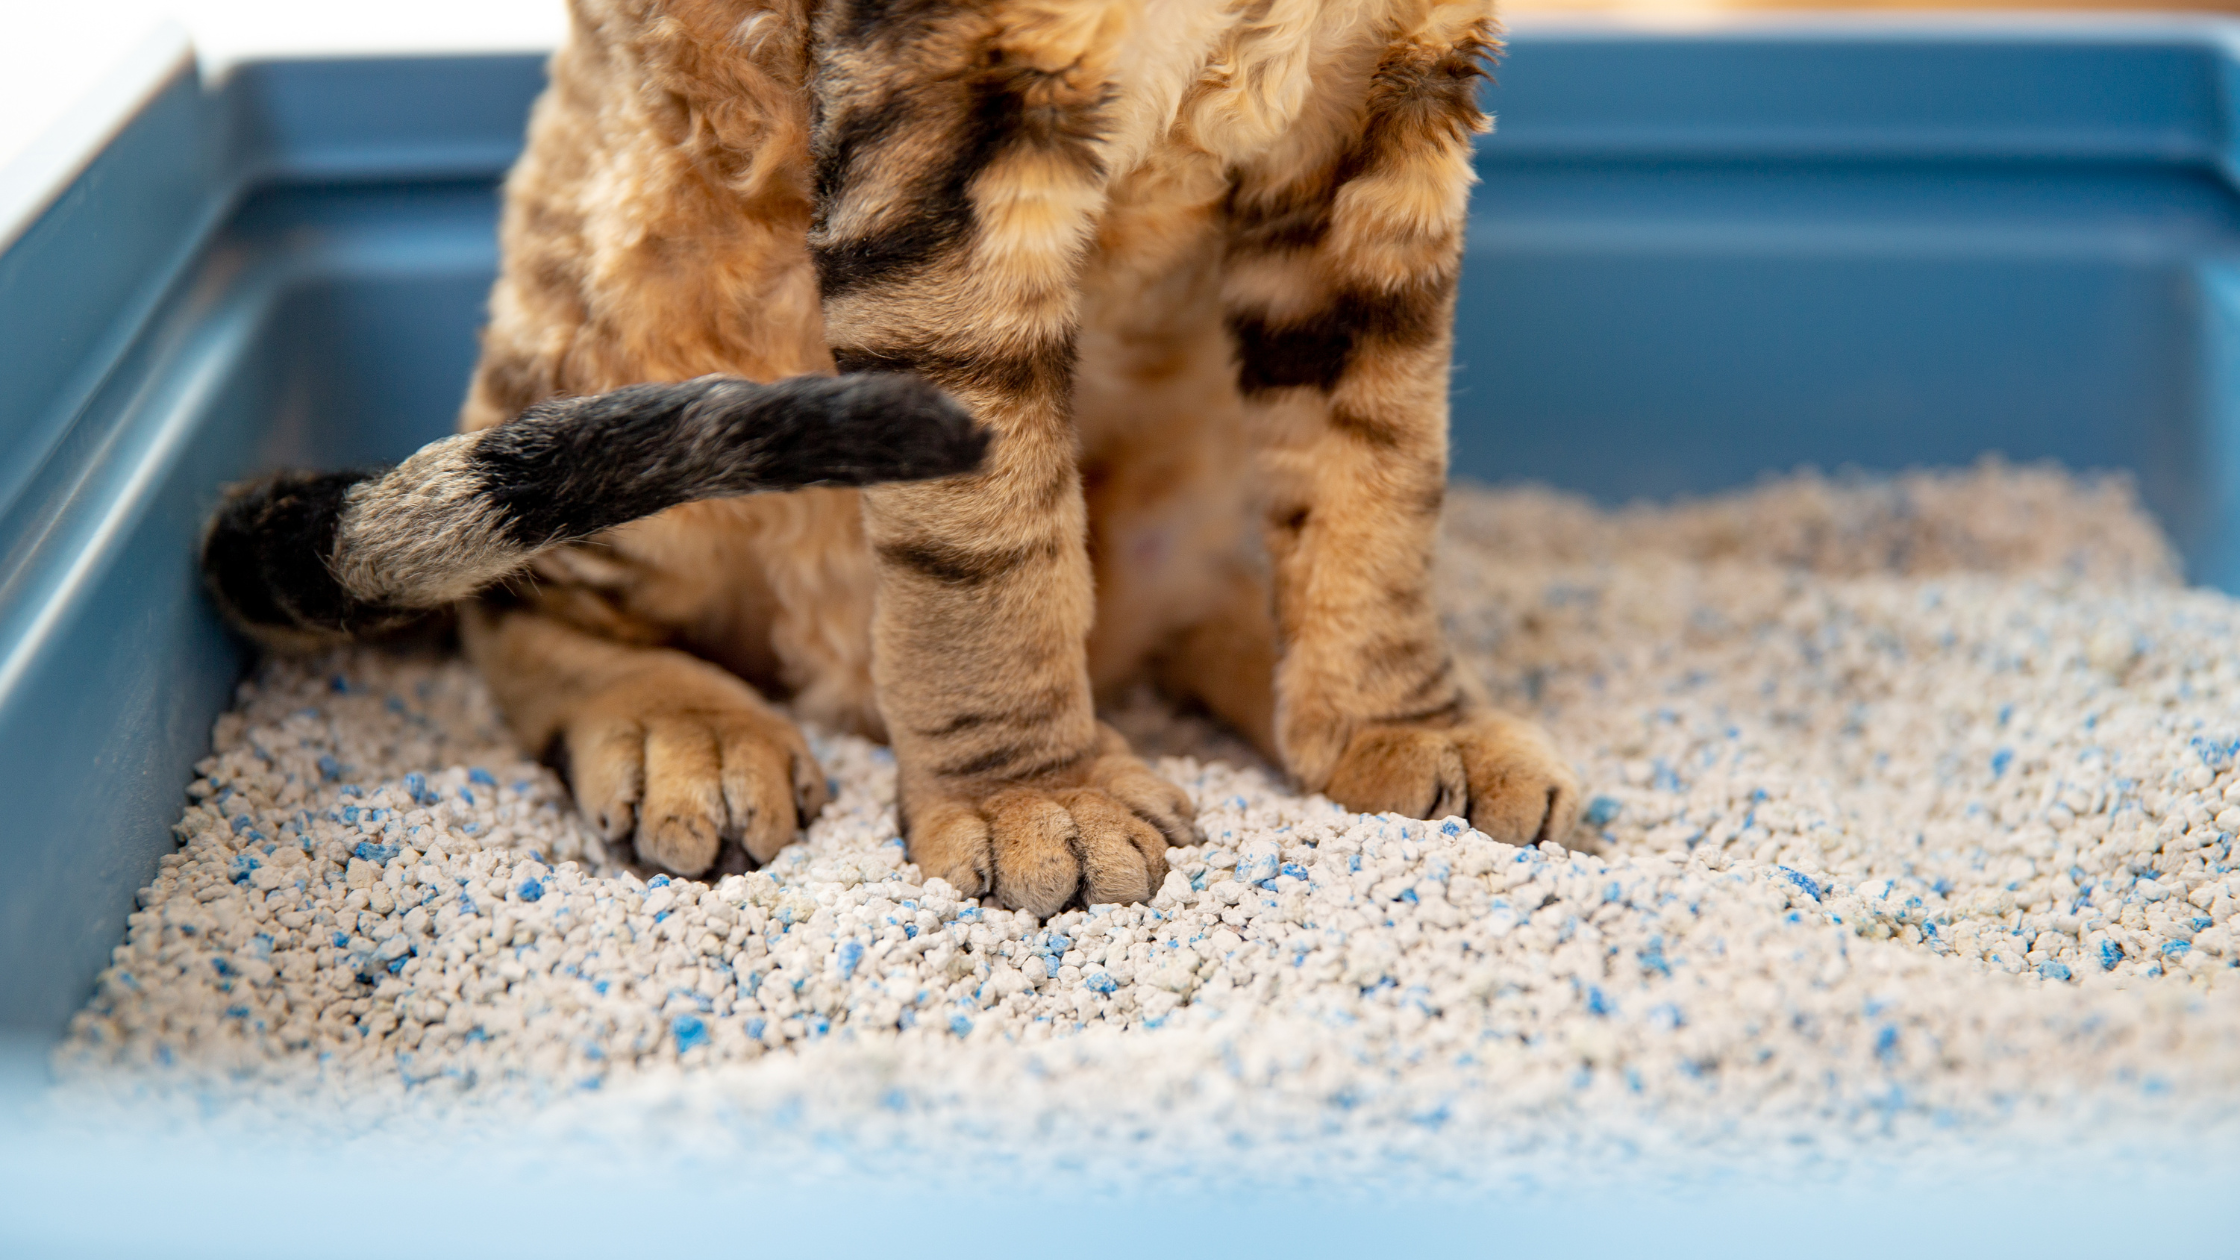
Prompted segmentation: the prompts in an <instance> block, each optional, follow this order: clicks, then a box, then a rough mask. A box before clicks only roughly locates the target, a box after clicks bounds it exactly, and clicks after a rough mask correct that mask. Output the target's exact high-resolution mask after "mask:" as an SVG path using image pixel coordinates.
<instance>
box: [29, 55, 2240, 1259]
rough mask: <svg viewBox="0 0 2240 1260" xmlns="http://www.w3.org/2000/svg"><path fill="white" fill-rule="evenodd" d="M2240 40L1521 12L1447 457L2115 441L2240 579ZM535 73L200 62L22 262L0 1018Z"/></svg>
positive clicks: (57, 961) (114, 852) (465, 338)
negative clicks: (245, 572)
mask: <svg viewBox="0 0 2240 1260" xmlns="http://www.w3.org/2000/svg"><path fill="white" fill-rule="evenodd" d="M2236 35H2240V26H2233V25H2227V24H2223V23H2219V22H2214V21H2156V22H2151V23H2111V22H2097V21H2096V22H2080V23H2074V24H2045V23H2018V22H2001V23H1980V24H1962V25H1941V26H1927V25H1914V24H1895V25H1894V24H1865V23H1845V24H1829V23H1810V24H1776V25H1764V24H1753V25H1747V26H1742V27H1736V28H1729V29H1721V30H1713V31H1707V32H1701V33H1694V34H1649V33H1642V32H1639V31H1626V30H1619V29H1614V28H1607V29H1599V30H1597V29H1569V28H1546V29H1538V30H1535V29H1530V28H1528V29H1527V30H1526V31H1525V32H1524V33H1522V34H1519V35H1517V36H1516V37H1515V38H1514V40H1513V42H1512V46H1511V51H1510V54H1509V56H1508V57H1507V59H1506V60H1505V61H1504V63H1503V64H1502V66H1501V69H1500V72H1499V83H1498V86H1497V87H1495V88H1494V89H1492V90H1491V92H1490V103H1491V105H1492V107H1493V108H1494V109H1495V110H1496V111H1497V113H1498V115H1499V120H1500V121H1499V130H1498V132H1497V133H1496V134H1494V135H1492V136H1490V137H1488V138H1487V139H1486V140H1485V141H1484V142H1483V144H1482V146H1481V148H1480V151H1479V159H1478V166H1479V173H1480V175H1481V176H1482V180H1483V182H1482V183H1481V184H1480V186H1479V188H1478V190H1477V193H1476V199H1475V202H1474V205H1473V221H1472V225H1471V235H1470V254H1469V261H1468V265H1467V269H1466V271H1465V277H1464V288H1463V293H1462V297H1461V303H1460V310H1459V314H1458V317H1457V330H1456V332H1457V335H1456V352H1455V357H1456V364H1457V372H1456V376H1455V411H1454V436H1455V470H1456V472H1457V473H1458V474H1461V475H1466V476H1470V477H1475V478H1480V479H1486V480H1494V481H1507V480H1517V479H1536V480H1542V481H1547V482H1551V483H1554V484H1556V485H1559V486H1564V487H1569V488H1573V489H1577V490H1582V491H1586V492H1589V493H1592V494H1594V495H1596V496H1598V497H1601V498H1604V499H1609V500H1622V499H1626V498H1629V497H1633V496H1637V495H1669V494H1674V493H1681V492H1703V491H1711V490H1716V489H1720V488H1723V487H1729V486H1734V485H1737V484H1743V483H1747V482H1749V481H1751V480H1753V479H1754V478H1756V477H1758V476H1759V475H1761V474H1762V473H1763V472H1765V471H1766V470H1775V469H1788V468H1791V467H1794V466H1796V465H1798V464H1801V463H1812V464H1816V465H1818V466H1820V467H1822V468H1828V469H1834V468H1838V467H1842V466H1846V465H1856V466H1859V467H1862V468H1867V469H1898V468H1902V467H1906V466H1912V465H1922V464H1957V463H1965V462H1968V461H1970V460H1972V459H1974V458H1975V457H1977V456H1978V455H1979V454H1981V453H1984V452H1989V451H1999V452H2004V453H2005V454H2006V455H2008V456H2010V457H2013V458H2016V459H2035V458H2040V457H2051V458H2054V459H2058V460H2060V461H2062V462H2064V463H2066V464H2068V465H2071V466H2073V467H2078V468H2124V469H2129V470H2131V471H2132V472H2134V473H2135V474H2136V476H2137V477H2138V480H2139V484H2140V486H2141V487H2142V489H2143V492H2144V495H2145V498H2146V500H2147V502H2148V504H2149V505H2150V506H2151V507H2152V508H2153V509H2154V510H2155V511H2156V512H2157V513H2158V514H2159V516H2160V517H2161V519H2162V521H2163V522H2164V524H2165V525H2166V527H2167V528H2168V529H2169V531H2170V533H2171V535H2172V537H2173V538H2174V539H2175V540H2176V541H2177V543H2178V545H2179V546H2180V548H2181V549H2182V551H2183V553H2184V555H2185V557H2186V561H2187V564H2188V566H2189V574H2190V576H2191V577H2192V578H2193V579H2194V580H2196V581H2200V582H2204V583H2209V584H2213V585H2218V586H2221V587H2223V588H2225V589H2227V590H2240V187H2236V182H2240V167H2236V165H2235V163H2236V161H2240V133H2236V130H2235V128H2236V124H2240V114H2236V112H2235V110H2236V104H2235V100H2234V96H2233V93H2234V91H2235V88H2236V87H2240V57H2236V55H2235V53H2236V50H2240V45H2236V43H2235V36H2236ZM541 81H542V71H541V64H540V61H539V59H537V58H533V57H513V56H503V57H457V58H434V59H430V58H417V59H379V60H354V61H297V62H274V63H262V64H251V65H247V66H243V67H240V68H239V69H237V70H236V71H235V72H234V73H232V74H231V75H230V76H229V77H228V78H227V79H226V81H225V82H224V83H223V84H221V85H216V86H211V85H205V84H204V83H202V82H200V81H199V80H198V78H197V77H196V75H195V73H194V71H193V69H192V67H191V65H187V64H184V63H181V64H178V65H176V66H174V68H173V70H172V71H171V75H170V77H169V78H168V79H167V80H165V81H163V82H162V83H161V85H160V86H159V87H158V88H157V89H156V90H154V91H153V93H152V94H151V95H150V96H149V97H148V98H147V100H146V103H145V105H144V106H143V107H142V108H140V109H139V110H138V112H137V113H136V114H134V115H133V116H132V117H131V118H130V120H129V122H128V123H127V124H126V125H125V126H123V127H122V129H121V130H119V131H118V132H117V133H116V134H115V135H114V136H113V137H112V138H110V139H109V140H108V142H107V143H106V145H105V147H103V148H101V149H100V150H99V151H98V153H96V154H94V155H93V156H92V158H91V160H90V162H89V163H88V164H87V165H86V166H84V168H83V169H82V171H81V173H79V174H78V175H77V177H76V178H75V180H74V181H73V182H71V183H70V184H69V185H68V187H67V188H66V189H65V190H63V191H62V192H61V194H60V195H59V197H57V198H56V199H54V200H53V201H52V202H51V203H50V204H49V205H48V206H47V207H46V208H45V209H44V211H43V212H42V213H40V214H39V215H38V216H37V217H36V218H35V219H33V220H32V221H31V222H30V223H29V225H28V226H27V227H25V228H24V229H23V230H22V231H21V233H20V234H19V235H18V236H17V237H16V238H15V239H14V241H13V242H12V244H9V245H8V246H7V248H6V252H5V253H4V254H0V750H4V754H5V755H4V756H0V800H5V801H7V802H8V806H9V808H8V812H7V814H6V819H5V822H4V823H0V863H4V867H0V869H5V871H6V872H7V877H6V878H5V879H4V880H0V960H4V965H0V1033H5V1034H6V1035H9V1036H12V1037H13V1038H15V1039H17V1040H18V1041H19V1042H20V1043H22V1044H26V1045H30V1046H33V1047H37V1046H42V1045H44V1044H46V1043H48V1042H50V1041H51V1040H52V1039H53V1038H54V1037H55V1036H57V1035H58V1034H59V1032H60V1031H61V1029H62V1027H63V1025H64V1023H65V1021H66V1020H67V1018H68V1017H69V1015H70V1013H71V1011H72V1010H73V1009H74V1008H75V1007H76V1006H77V1005H78V1004H79V1003H80V1002H81V1001H83V1000H84V998H85V996H86V995H87V993H88V992H89V987H90V983H91V980H92V978H93V976H94V974H95V973H96V972H97V971H98V970H99V969H100V967H101V965H102V964H103V962H104V960H105V958H106V955H107V953H108V950H109V949H110V948H111V946H112V945H114V944H115V942H116V941H117V940H118V939H119V938H120V936H121V932H122V925H123V921H124V917H125V915H126V913H127V911H128V910H129V908H130V906H131V902H132V898H133V894H134V890H135V889H136V888H137V887H138V886H139V885H141V884H142V883H143V882H145V881H146V879H147V878H148V877H149V875H150V873H151V872H152V871H153V869H154V866H155V863H156V859H157V858H158V856H159V855H160V854H161V853H163V852H164V851H166V849H167V848H168V846H169V844H170V839H169V835H168V827H169V824H170V823H171V822H172V821H173V819H174V818H175V817H176V815H177V812H178V810H179V808H180V802H181V790H182V788H183V787H184V785H185V784H186V782H187V781H188V779H189V778H190V777H191V776H190V770H189V767H190V765H191V763H192V762H193V761H194V760H195V759H196V758H198V757H200V756H201V755H203V754H204V753H205V752H206V751H207V749H208V745H209V730H210V724H211V721H212V719H213V718H214V717H215V716H216V714H217V713H218V712H219V711H220V709H221V708H222V707H223V705H224V704H225V703H226V701H227V699H228V697H229V695H230V691H231V688H232V686H233V684H234V683H235V681H236V680H237V679H238V678H239V677H240V675H241V672H242V670H243V669H244V668H245V666H246V664H247V659H248V658H247V655H246V653H245V652H244V651H243V649H241V648H240V647H239V646H238V645H236V644H235V643H234V642H232V641H230V640H229V639H228V637H227V635H226V633H225V632H224V631H223V629H222V628H221V627H220V625H219V623H218V621H217V618H216V616H215V614H214V613H213V612H212V610H211V609H210V608H209V607H208V605H207V604H206V603H205V602H204V601H203V599H202V598H201V595H200V592H199V589H198V585H197V579H196V576H195V571H194V565H193V559H192V551H193V543H194V539H195V536H196V528H197V524H198V522H199V521H200V519H201V518H202V516H203V514H204V513H205V511H206V510H207V509H208V507H209V506H210V504H211V503H212V502H213V500H214V497H215V494H216V491H217V488H218V487H219V485H221V484H222V483H224V482H226V481H228V480H232V479H235V478H238V477H240V476H242V475H245V474H247V473H250V472H252V471H254V470H256V469H259V468H262V467H265V466H269V465H276V464H285V463H304V464H324V465H335V464H342V463H348V462H353V461H369V460H377V459H390V458H396V457H398V456H401V455H402V454H404V453H405V452H407V451H409V450H411V449H412V448H413V447H415V446H416V445H418V444H420V443H421V442H424V441H426V440H428V439H430V438H433V437H436V436H438V435H440V434H442V433H444V432H446V431H447V430H448V428H449V427H450V424H451V420H452V416H453V412H454V409H455V408H456V406H457V403H458V401H459V398H460V396H461V394H462V391H463V389H464V386H465V383H466V379H467V374H468V371H469V369H470V367H471V364H472V361H473V357H474V352H475V342H474V332H475V329H476V327H477V325H478V324H479V323H480V321H481V319H482V301H483V296H484V293H485V290H486V289H487V287H488V285H489V282H490V279H491V277H492V275H493V273H494V270H495V266H496V259H497V255H496V247H495V241H494V226H495V216H496V211H497V204H498V202H497V185H498V181H499V179H500V178H501V176H502V175H503V173H504V171H505V169H506V166H507V165H508V163H509V162H510V161H511V159H512V158H513V156H514V154H515V153H516V152H517V150H518V147H519V143H520V131H521V127H522V124H523V120H524V117H525V114H526V111H527V109H528V106H529V103H530V100H531V99H532V97H533V96H534V94H535V93H536V91H537V90H538V88H539V86H540V84H541ZM1528 1232H1529V1231H1528ZM795 1236H800V1235H799V1234H798V1231H797V1233H796V1235H795ZM1317 1237H1318V1238H1319V1239H1320V1241H1321V1242H1323V1244H1324V1245H1335V1244H1336V1241H1337V1239H1338V1235H1336V1234H1331V1235H1317ZM1999 1237H2000V1238H2001V1239H2002V1241H2005V1242H2008V1243H2010V1244H2011V1243H2012V1242H2014V1241H2017V1240H2019V1237H2020V1236H2019V1235H2017V1234H2015V1233H2013V1232H2011V1231H2003V1232H2002V1233H2001V1234H2000V1235H1999ZM2045 1237H2048V1238H2052V1237H2070V1235H2069V1234H2067V1233H2065V1232H2060V1231H2056V1232H2052V1233H2047V1234H2045ZM207 1241H208V1240H205V1242H207ZM1310 1241H1311V1240H1310ZM2166 1241H2167V1238H2166ZM2226 1241H2227V1242H2229V1235H2227V1236H2226ZM804 1245H806V1244H804ZM192 1249H193V1250H200V1249H202V1248H200V1247H199V1246H198V1247H196V1248H192ZM1312 1249H1313V1248H1312V1247H1309V1248H1308V1250H1312ZM1668 1254H1678V1253H1677V1252H1669V1251H1668Z"/></svg>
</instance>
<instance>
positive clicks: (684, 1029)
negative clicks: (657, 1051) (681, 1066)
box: [669, 1015, 708, 1054]
mask: <svg viewBox="0 0 2240 1260" xmlns="http://www.w3.org/2000/svg"><path fill="white" fill-rule="evenodd" d="M669 1032H670V1034H671V1035H673V1036H674V1037H676V1039H677V1053H678V1054H683V1053H684V1052H685V1051H687V1050H690V1049H692V1048H693V1047H694V1046H704V1045H707V1044H708V1026H707V1025H706V1024H704V1023H702V1022H701V1020H700V1017H699V1016H698V1015H679V1016H677V1017H676V1018H675V1019H672V1020H670V1021H669Z"/></svg>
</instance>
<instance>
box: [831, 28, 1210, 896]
mask: <svg viewBox="0 0 2240 1260" xmlns="http://www.w3.org/2000/svg"><path fill="white" fill-rule="evenodd" d="M1115 7H1116V6H1107V5H1101V4H1090V3H1081V4H1041V3H1033V2H1031V0H1020V2H1018V3H1008V4H1007V3H1001V2H1000V0H999V2H998V3H994V4H967V3H955V4H948V3H940V2H938V0H935V2H929V3H921V4H912V5H883V4H875V3H871V2H870V0H855V2H854V3H848V2H846V0H842V2H840V3H835V4H832V5H830V6H828V7H827V8H826V9H825V10H824V11H823V13H822V14H821V16H820V19H819V27H818V64H817V67H816V81H817V97H818V105H819V110H818V114H819V118H818V128H817V134H816V138H815V156H816V166H817V170H816V179H817V186H818V196H819V202H818V207H817V220H816V223H815V226H814V227H813V228H812V231H811V236H810V246H811V250H812V254H813V256H814V258H815V260H816V263H817V267H818V270H819V274H820V276H821V279H822V282H823V288H824V313H825V327H826V337H827V339H828V341H829V342H830V344H831V346H832V351H833V357H834V360H835V361H836V362H837V363H838V364H839V366H840V368H841V369H842V370H843V371H860V370H865V369H871V368H885V369H898V370H907V371H914V372H918V373H922V374H923V375H925V376H926V377H928V378H930V379H931V380H933V381H934V382H935V383H936V384H938V385H940V386H942V387H943V388H944V389H945V390H947V391H948V392H949V393H950V395H951V396H953V397H955V398H956V399H958V400H959V401H961V402H962V403H964V404H965V405H966V406H967V407H968V408H969V409H970V410H971V411H972V413H973V414H974V416H975V417H976V418H977V419H978V420H979V421H980V422H981V423H982V424H984V425H986V426H987V427H988V428H989V429H991V430H992V431H993V432H994V433H995V442H994V445H993V446H992V448H991V449H990V452H989V455H988V459H987V462H986V464H985V465H983V468H982V471H981V472H979V473H977V474H974V475H970V476H964V477H955V478H950V479H946V480H938V481H929V482H922V483H919V484H916V485H912V486H908V487H901V486H893V487H882V488H879V489H877V490H873V491H871V492H869V493H867V494H865V495H864V505H865V523H866V529H867V533H868V536H869V539H870V542H871V544H872V546H873V549H874V551H875V554H876V556H877V560H878V571H879V577H878V582H879V586H878V607H877V612H876V616H875V621H874V626H873V654H874V657H873V675H874V678H875V680H876V682H877V685H878V689H879V707H880V711H881V713H882V714H883V716H884V717H885V720H886V724H887V728H888V732H889V736H890V738H891V739H892V740H893V743H894V749H895V755H896V759H897V762H898V765H899V772H900V783H899V792H900V804H901V811H902V814H903V819H904V825H905V828H906V829H907V833H908V836H909V845H910V853H911V856H912V858H913V859H914V860H915V861H917V862H918V864H919V865H920V867H921V868H923V870H924V871H925V873H926V874H927V875H928V876H940V877H942V878H944V879H947V880H948V881H949V882H950V883H952V884H954V885H956V886H957V888H958V889H959V890H961V891H962V892H964V893H965V894H967V895H983V894H985V895H991V896H993V897H994V898H995V899H996V900H998V901H1000V902H1001V903H1003V904H1005V905H1008V906H1011V907H1014V908H1018V909H1022V910H1026V911H1029V912H1031V913H1034V914H1037V915H1045V916H1046V915H1049V914H1053V913H1055V912H1056V911H1057V910H1059V909H1060V908H1061V907H1063V906H1064V905H1066V904H1067V903H1068V902H1071V901H1074V900H1081V901H1086V902H1092V903H1093V902H1108V901H1135V900H1140V899H1143V898H1147V897H1149V896H1150V895H1151V894H1152V893H1153V892H1154V891H1156V890H1157V889H1158V887H1159V885H1160V883H1161V881H1162V880H1163V879H1164V878H1165V875H1166V858H1165V850H1166V848H1167V846H1168V844H1169V843H1176V842H1186V841H1187V840H1188V839H1189V837H1190V822H1189V819H1190V810H1189V804H1188V801H1187V798H1185V797H1184V796H1183V795H1182V793H1181V792H1180V791H1179V790H1177V789H1175V788H1174V787H1172V786H1171V785H1169V784H1167V783H1166V782H1164V781H1163V780H1161V779H1159V778H1158V777H1157V776H1155V775H1153V774H1152V773H1151V772H1150V771H1149V770H1148V769H1147V768H1145V767H1144V766H1143V764H1142V763H1141V762H1140V761H1138V760H1137V759H1136V758H1135V757H1133V756H1132V755H1130V754H1129V753H1128V751H1127V748H1126V745H1125V743H1124V742H1123V741H1121V740H1120V739H1119V737H1118V736H1117V735H1115V734H1113V733H1112V732H1111V731H1110V730H1108V729H1105V728H1103V727H1101V726H1100V725H1099V724H1098V722H1097V720H1096V716H1095V713H1094V710H1093V708H1092V706H1091V701H1090V688H1089V676H1088V670H1087V666H1086V656H1085V652H1084V646H1083V645H1084V641H1085V639H1086V636H1087V634H1088V631H1089V625H1090V618H1091V611H1092V600H1091V592H1090V574H1089V561H1088V556H1087V552H1086V548H1085V544H1084V532H1085V524H1084V511H1083V500H1082V491H1081V485H1080V478H1079V475H1078V473H1077V470H1076V468H1075V462H1074V458H1075V457H1074V434H1073V430H1072V420H1071V415H1070V400H1071V393H1072V377H1073V364H1074V337H1075V325H1076V319H1077V314H1076V305H1077V294H1076V284H1077V278H1078V275H1079V272H1080V269H1081V266H1082V259H1083V256H1084V254H1085V252H1086V250H1087V248H1088V246H1089V243H1090V239H1091V234H1092V231H1093V228H1094V225H1095V221H1096V216H1097V214H1098V213H1099V210H1100V208H1101V206H1102V204H1103V200H1104V196H1105V168H1104V156H1103V144H1104V135H1105V127H1106V120H1105V117H1104V113H1105V108H1106V101H1107V96H1108V89H1109V84H1110V81H1109V74H1108V72H1107V70H1106V69H1105V68H1104V65H1103V59H1104V58H1106V57H1108V56H1109V55H1111V53H1112V52H1113V51H1114V49H1115V46H1116V44H1117V43H1118V41H1117V40H1116V39H1115V38H1114V37H1113V32H1112V31H1110V30H1107V29H1105V27H1104V26H1103V24H1102V23H1103V19H1104V18H1105V17H1106V16H1108V14H1109V11H1110V10H1112V9H1114V8H1115Z"/></svg>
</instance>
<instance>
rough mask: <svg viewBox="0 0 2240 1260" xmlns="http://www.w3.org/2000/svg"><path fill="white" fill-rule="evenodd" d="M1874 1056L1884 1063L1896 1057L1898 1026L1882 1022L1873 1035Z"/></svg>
mask: <svg viewBox="0 0 2240 1260" xmlns="http://www.w3.org/2000/svg"><path fill="white" fill-rule="evenodd" d="M1874 1057H1876V1058H1878V1059H1880V1060H1882V1061H1883V1062H1884V1063H1888V1062H1890V1061H1891V1060H1892V1059H1895V1058H1897V1057H1898V1026H1897V1025H1896V1024H1884V1025H1883V1026H1882V1028H1881V1030H1880V1031H1878V1032H1876V1033H1875V1035H1874Z"/></svg>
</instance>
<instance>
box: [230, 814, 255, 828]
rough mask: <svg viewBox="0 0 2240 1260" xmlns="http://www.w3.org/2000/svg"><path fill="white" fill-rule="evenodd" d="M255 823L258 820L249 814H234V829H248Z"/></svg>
mask: <svg viewBox="0 0 2240 1260" xmlns="http://www.w3.org/2000/svg"><path fill="white" fill-rule="evenodd" d="M255 825H256V821H255V820H254V819H252V818H250V817H249V816H248V815H247V814H235V815H234V816H233V829H234V830H235V831H247V830H249V829H250V828H251V827H254V826H255Z"/></svg>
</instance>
